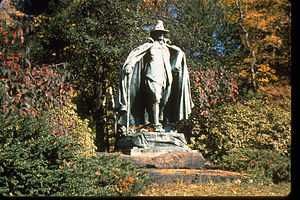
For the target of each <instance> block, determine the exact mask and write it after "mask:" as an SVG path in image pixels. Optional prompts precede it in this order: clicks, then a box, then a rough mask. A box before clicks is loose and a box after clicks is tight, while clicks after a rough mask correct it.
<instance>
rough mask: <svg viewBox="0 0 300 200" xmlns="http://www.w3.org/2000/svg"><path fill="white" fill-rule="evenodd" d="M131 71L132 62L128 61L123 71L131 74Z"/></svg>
mask: <svg viewBox="0 0 300 200" xmlns="http://www.w3.org/2000/svg"><path fill="white" fill-rule="evenodd" d="M132 71H133V64H132V63H128V64H127V65H126V66H125V73H126V74H131V73H132Z"/></svg>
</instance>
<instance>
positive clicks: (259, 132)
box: [190, 98, 291, 182]
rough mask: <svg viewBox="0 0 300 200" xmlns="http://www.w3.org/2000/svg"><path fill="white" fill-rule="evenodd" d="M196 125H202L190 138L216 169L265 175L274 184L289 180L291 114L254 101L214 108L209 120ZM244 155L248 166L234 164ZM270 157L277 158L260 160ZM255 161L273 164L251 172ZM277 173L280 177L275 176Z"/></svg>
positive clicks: (204, 119)
mask: <svg viewBox="0 0 300 200" xmlns="http://www.w3.org/2000/svg"><path fill="white" fill-rule="evenodd" d="M197 122H198V123H199V124H198V126H196V127H197V128H198V130H199V131H197V132H196V133H195V132H193V135H192V136H191V137H190V140H191V143H192V148H193V149H199V150H200V151H201V152H202V153H203V155H204V156H205V157H206V158H208V159H210V160H211V161H214V163H215V164H216V166H219V167H221V168H226V169H228V170H238V169H239V170H240V171H247V172H249V173H250V172H251V173H254V172H255V173H259V174H260V175H262V174H264V176H265V177H266V178H268V179H269V180H270V179H272V177H273V179H274V180H275V182H277V181H280V180H289V179H290V175H289V173H290V164H289V163H290V158H289V157H290V154H291V114H290V113H289V112H287V111H285V110H282V109H280V108H278V107H275V106H274V105H271V104H269V103H268V102H267V100H262V99H258V98H257V99H256V98H253V99H250V100H248V101H244V102H243V103H237V104H223V105H221V106H219V107H216V108H214V109H213V110H212V115H211V116H210V117H209V118H203V117H202V118H201V119H200V120H198V121H197ZM199 126H200V129H199ZM245 152H247V154H245ZM244 154H245V155H247V156H246V157H245V163H243V162H239V161H236V162H233V161H234V159H233V158H239V157H241V155H244ZM271 154H272V155H273V156H274V155H275V158H273V157H272V156H271V158H272V159H271V158H270V159H268V160H264V158H263V157H262V156H261V155H271ZM267 157H268V156H267ZM275 159H276V160H275ZM237 160H238V159H237ZM278 160H281V162H278ZM240 161H242V160H240ZM252 161H255V162H256V161H258V163H259V162H260V163H262V162H269V161H270V162H269V163H272V165H267V164H265V163H264V164H262V165H256V168H255V169H252V168H251V170H250V168H248V167H249V165H251V163H252ZM257 166H264V167H257ZM258 171H259V172H258ZM276 173H277V175H274V174H276ZM280 174H281V175H280ZM274 176H279V177H278V178H274ZM274 180H273V181H274Z"/></svg>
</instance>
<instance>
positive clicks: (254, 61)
mask: <svg viewBox="0 0 300 200" xmlns="http://www.w3.org/2000/svg"><path fill="white" fill-rule="evenodd" d="M235 5H236V7H237V9H238V10H239V13H240V22H239V25H240V27H241V29H242V30H243V32H244V34H245V41H246V45H247V47H248V48H249V50H250V52H251V56H252V62H251V65H250V73H251V83H252V87H253V92H254V93H255V94H256V92H257V85H256V78H255V67H256V55H255V51H254V49H253V48H252V47H251V45H250V42H249V33H248V31H247V30H246V29H245V27H244V26H243V24H242V21H243V12H242V9H241V7H240V2H239V0H236V1H235Z"/></svg>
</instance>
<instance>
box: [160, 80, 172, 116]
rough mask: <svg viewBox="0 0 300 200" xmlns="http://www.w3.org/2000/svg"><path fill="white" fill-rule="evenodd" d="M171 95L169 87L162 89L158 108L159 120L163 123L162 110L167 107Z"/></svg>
mask: <svg viewBox="0 0 300 200" xmlns="http://www.w3.org/2000/svg"><path fill="white" fill-rule="evenodd" d="M170 94H171V86H170V85H169V86H167V87H166V88H164V92H163V95H162V98H161V101H160V102H161V103H160V108H159V120H160V121H163V120H164V110H165V107H166V105H167V102H168V100H169V97H170Z"/></svg>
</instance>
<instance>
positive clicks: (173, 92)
mask: <svg viewBox="0 0 300 200" xmlns="http://www.w3.org/2000/svg"><path fill="white" fill-rule="evenodd" d="M167 32H169V31H168V30H165V29H164V26H163V22H162V21H161V20H158V21H157V24H156V26H155V28H154V29H153V30H152V31H151V33H150V38H149V42H147V43H145V44H143V45H141V46H139V47H138V48H136V49H134V50H133V51H132V52H131V53H130V54H129V56H128V57H127V60H126V61H125V64H124V66H123V68H122V74H121V78H120V83H119V88H118V93H117V98H116V109H117V110H118V111H119V115H120V118H119V121H118V124H119V127H120V129H119V130H120V132H125V131H126V127H125V123H126V121H127V120H129V122H130V125H131V126H139V125H143V124H147V123H149V122H150V123H151V124H152V126H153V128H154V131H156V132H164V131H165V130H164V128H163V124H161V122H163V123H164V125H165V126H166V125H168V124H169V123H174V122H176V121H178V120H181V119H187V117H188V115H189V114H190V113H191V108H192V107H193V103H192V100H191V94H190V83H189V76H188V70H187V66H186V60H185V54H184V53H183V52H182V50H181V49H180V48H178V47H176V46H175V45H170V44H168V42H169V40H168V39H166V38H165V34H166V33H167ZM128 95H129V98H128ZM128 112H129V113H128ZM126 114H127V115H126ZM125 116H127V119H126V117H125Z"/></svg>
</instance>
